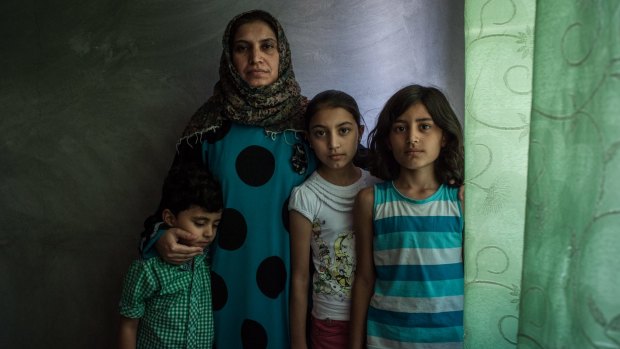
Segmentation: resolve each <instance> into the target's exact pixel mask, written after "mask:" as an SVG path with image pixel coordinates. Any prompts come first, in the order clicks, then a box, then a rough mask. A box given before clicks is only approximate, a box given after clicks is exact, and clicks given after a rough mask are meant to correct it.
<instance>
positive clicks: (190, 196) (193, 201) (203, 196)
mask: <svg viewBox="0 0 620 349" xmlns="http://www.w3.org/2000/svg"><path fill="white" fill-rule="evenodd" d="M223 202H224V200H223V198H222V190H221V187H220V184H219V183H218V182H217V181H216V180H215V179H214V178H213V176H212V175H211V173H209V171H207V170H206V169H204V168H202V167H200V166H198V165H196V164H190V165H180V166H179V165H175V166H174V167H172V168H171V169H170V172H168V176H166V179H165V180H164V185H163V188H162V197H161V203H160V205H159V207H160V210H163V209H169V210H170V211H172V213H173V214H175V215H177V214H179V212H181V211H185V210H187V209H189V208H190V207H192V206H198V207H201V208H203V209H205V210H207V211H208V212H218V211H221V210H222V208H223V206H224V205H223Z"/></svg>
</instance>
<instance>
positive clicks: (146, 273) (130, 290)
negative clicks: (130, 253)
mask: <svg viewBox="0 0 620 349" xmlns="http://www.w3.org/2000/svg"><path fill="white" fill-rule="evenodd" d="M156 290H157V282H156V278H155V276H154V275H153V273H152V271H151V269H150V268H149V266H148V263H147V262H146V261H144V260H136V261H133V263H131V266H130V267H129V271H128V272H127V276H125V282H124V284H123V292H122V294H121V300H120V302H119V312H120V314H121V315H123V316H125V317H128V318H132V319H136V318H141V317H142V316H144V310H145V305H146V300H147V299H148V298H149V297H151V296H152V295H153V294H154V293H155V291H156Z"/></svg>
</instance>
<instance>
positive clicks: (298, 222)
mask: <svg viewBox="0 0 620 349" xmlns="http://www.w3.org/2000/svg"><path fill="white" fill-rule="evenodd" d="M289 217H290V221H289V223H290V229H291V234H290V239H291V295H290V310H289V311H290V314H289V317H290V320H289V321H290V324H289V325H290V331H291V348H296V349H297V348H301V349H305V348H307V346H306V317H307V315H308V285H309V279H310V275H309V274H310V271H309V269H310V239H311V238H312V223H311V222H310V221H309V220H308V219H307V218H306V217H304V216H303V215H302V214H301V213H299V212H297V211H295V210H291V211H290V213H289Z"/></svg>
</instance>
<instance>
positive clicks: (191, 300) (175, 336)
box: [119, 167, 223, 349]
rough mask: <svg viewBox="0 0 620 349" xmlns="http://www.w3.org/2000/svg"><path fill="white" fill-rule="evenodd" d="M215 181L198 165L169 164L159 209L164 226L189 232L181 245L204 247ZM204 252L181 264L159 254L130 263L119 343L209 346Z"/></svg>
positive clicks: (212, 220)
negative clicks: (160, 256) (180, 165)
mask: <svg viewBox="0 0 620 349" xmlns="http://www.w3.org/2000/svg"><path fill="white" fill-rule="evenodd" d="M222 206H223V204H222V193H221V188H220V186H219V184H218V183H217V182H216V181H215V180H214V179H213V177H212V176H211V175H210V174H209V173H208V172H207V171H206V170H204V169H201V168H198V167H184V168H173V169H172V170H171V171H170V173H169V174H168V177H167V178H166V180H165V181H164V186H163V190H162V200H161V204H160V209H159V211H160V212H161V216H162V218H163V221H164V223H165V224H167V225H169V226H171V227H179V228H181V229H183V230H185V231H187V232H190V233H192V234H193V236H194V237H195V240H193V241H188V242H184V243H185V244H189V245H193V246H199V247H202V248H203V249H205V251H206V247H207V246H209V245H210V244H211V242H213V239H214V238H215V233H216V231H217V226H218V224H219V221H220V218H221V215H222ZM205 257H206V256H205V254H204V253H203V254H201V255H198V256H196V257H194V258H193V259H192V260H191V261H189V262H187V263H185V264H182V265H172V264H168V263H166V262H164V261H163V260H162V259H160V258H159V257H155V258H149V259H146V260H136V261H134V262H133V263H132V265H131V267H130V268H129V271H128V273H127V276H126V277H125V284H124V287H123V293H122V296H121V301H120V305H119V307H120V314H121V321H120V332H119V343H120V345H119V347H120V348H121V349H127V348H132V349H134V348H149V349H152V348H211V347H212V346H213V336H214V332H213V312H212V308H211V278H210V272H209V269H210V266H209V264H208V261H207V260H205Z"/></svg>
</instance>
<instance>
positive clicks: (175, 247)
mask: <svg viewBox="0 0 620 349" xmlns="http://www.w3.org/2000/svg"><path fill="white" fill-rule="evenodd" d="M198 238H199V237H197V236H193V235H192V234H191V233H189V232H187V231H185V230H183V229H180V228H170V229H168V230H166V232H165V233H164V235H162V237H161V238H160V239H159V240H157V242H156V243H155V248H156V249H157V252H158V253H159V256H160V257H161V258H162V259H163V260H165V261H166V262H168V263H170V264H182V263H185V262H187V261H188V260H190V259H192V258H194V257H195V256H197V255H199V254H201V253H202V248H200V247H197V246H188V245H186V244H185V243H191V242H192V241H195V240H197V239H198ZM181 241H183V243H181Z"/></svg>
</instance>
